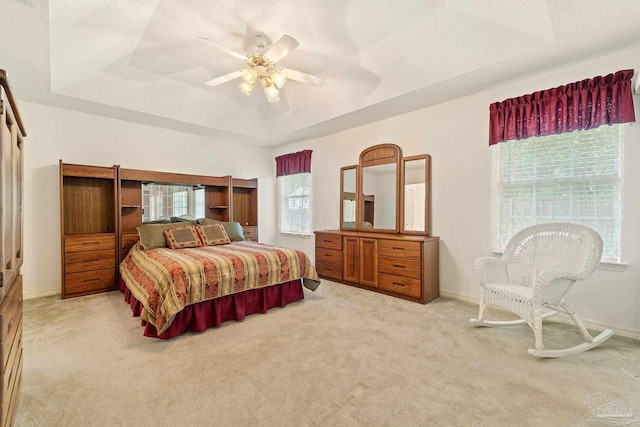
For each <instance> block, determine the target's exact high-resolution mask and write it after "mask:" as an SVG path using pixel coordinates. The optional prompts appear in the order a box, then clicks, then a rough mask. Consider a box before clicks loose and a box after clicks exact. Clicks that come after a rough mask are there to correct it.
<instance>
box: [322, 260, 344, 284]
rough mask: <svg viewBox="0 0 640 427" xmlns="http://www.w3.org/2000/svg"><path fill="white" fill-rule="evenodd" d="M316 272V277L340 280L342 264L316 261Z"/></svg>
mask: <svg viewBox="0 0 640 427" xmlns="http://www.w3.org/2000/svg"><path fill="white" fill-rule="evenodd" d="M316 271H317V272H318V276H321V277H328V278H330V279H336V280H342V264H334V263H330V262H324V261H316Z"/></svg>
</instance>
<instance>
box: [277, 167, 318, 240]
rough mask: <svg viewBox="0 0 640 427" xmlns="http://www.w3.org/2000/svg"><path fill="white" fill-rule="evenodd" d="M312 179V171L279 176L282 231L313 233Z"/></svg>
mask: <svg viewBox="0 0 640 427" xmlns="http://www.w3.org/2000/svg"><path fill="white" fill-rule="evenodd" d="M310 181H311V174H310V173H298V174H295V175H284V176H280V177H278V187H279V190H278V191H279V194H280V232H281V233H294V234H310V233H311V219H310V218H311V203H310V197H309V194H310V191H309V190H310V189H309V186H310Z"/></svg>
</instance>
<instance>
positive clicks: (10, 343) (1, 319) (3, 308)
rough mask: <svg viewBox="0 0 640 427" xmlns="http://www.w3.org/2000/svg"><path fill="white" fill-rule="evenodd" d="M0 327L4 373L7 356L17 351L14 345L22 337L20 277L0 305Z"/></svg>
mask: <svg viewBox="0 0 640 427" xmlns="http://www.w3.org/2000/svg"><path fill="white" fill-rule="evenodd" d="M0 326H1V329H0V360H1V361H2V366H0V368H1V371H2V372H5V371H6V368H7V362H8V361H9V356H10V355H11V353H12V351H13V352H14V353H15V352H16V351H17V350H16V349H15V348H14V346H15V343H16V342H18V341H20V340H21V336H22V333H21V331H22V329H21V327H22V276H18V277H17V278H16V280H15V282H14V284H13V285H12V289H11V290H10V291H9V292H8V293H7V295H5V297H4V300H2V304H0Z"/></svg>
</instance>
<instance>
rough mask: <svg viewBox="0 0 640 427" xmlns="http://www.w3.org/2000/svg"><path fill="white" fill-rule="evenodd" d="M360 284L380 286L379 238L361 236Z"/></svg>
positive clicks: (373, 286)
mask: <svg viewBox="0 0 640 427" xmlns="http://www.w3.org/2000/svg"><path fill="white" fill-rule="evenodd" d="M359 246H360V284H362V285H365V286H371V287H372V288H377V287H378V240H377V239H366V238H360V245H359Z"/></svg>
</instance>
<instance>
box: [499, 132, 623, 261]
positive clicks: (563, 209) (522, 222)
mask: <svg viewBox="0 0 640 427" xmlns="http://www.w3.org/2000/svg"><path fill="white" fill-rule="evenodd" d="M621 153H622V128H621V125H613V126H600V127H599V128H597V129H592V130H583V131H577V132H571V133H563V134H560V135H551V136H543V137H535V138H529V139H523V140H520V141H510V142H507V143H502V144H498V149H497V153H496V154H497V180H496V181H497V227H496V235H495V237H496V246H497V247H496V249H497V250H498V251H502V250H503V249H504V247H505V245H506V243H507V242H508V240H509V239H510V238H511V237H512V236H513V235H514V234H515V233H516V232H518V231H519V230H521V229H523V228H525V227H527V226H530V225H534V224H539V223H544V222H555V221H558V222H575V223H579V224H584V225H587V226H589V227H591V228H593V229H594V230H596V231H597V232H598V233H599V234H600V236H602V240H603V241H604V250H603V261H609V262H619V261H620V210H621V187H622V179H621V172H622V171H621V169H622V168H621Z"/></svg>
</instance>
